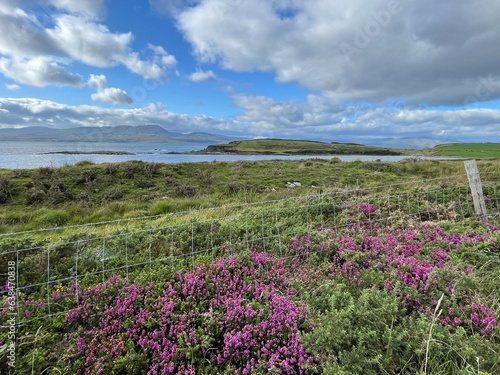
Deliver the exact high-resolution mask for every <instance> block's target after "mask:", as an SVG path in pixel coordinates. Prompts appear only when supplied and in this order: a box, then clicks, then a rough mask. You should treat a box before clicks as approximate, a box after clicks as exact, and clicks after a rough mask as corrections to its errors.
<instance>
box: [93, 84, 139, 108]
mask: <svg viewBox="0 0 500 375" xmlns="http://www.w3.org/2000/svg"><path fill="white" fill-rule="evenodd" d="M91 98H92V100H95V101H99V102H108V103H114V104H118V105H134V101H133V100H132V98H131V97H130V96H129V95H128V94H127V92H126V91H123V90H121V89H117V88H114V87H108V88H105V89H103V90H102V91H98V92H96V93H95V94H92V95H91Z"/></svg>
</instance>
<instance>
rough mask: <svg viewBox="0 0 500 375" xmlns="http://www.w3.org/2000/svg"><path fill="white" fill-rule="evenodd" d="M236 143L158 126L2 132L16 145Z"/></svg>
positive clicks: (0, 131)
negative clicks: (21, 143)
mask: <svg viewBox="0 0 500 375" xmlns="http://www.w3.org/2000/svg"><path fill="white" fill-rule="evenodd" d="M234 139H235V138H231V137H226V136H223V135H217V134H210V133H201V132H198V133H187V134H182V133H174V132H169V131H168V130H165V129H164V128H162V127H161V126H158V125H141V126H105V127H78V128H69V129H52V128H44V127H28V128H19V129H0V141H14V142H36V141H38V142H130V143H221V142H227V141H231V140H234Z"/></svg>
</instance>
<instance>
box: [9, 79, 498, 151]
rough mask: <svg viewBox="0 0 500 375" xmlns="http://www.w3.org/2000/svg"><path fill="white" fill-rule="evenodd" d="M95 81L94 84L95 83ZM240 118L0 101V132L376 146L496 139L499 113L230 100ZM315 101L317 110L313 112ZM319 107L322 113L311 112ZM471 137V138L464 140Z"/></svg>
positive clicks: (159, 108) (156, 107) (155, 107)
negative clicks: (101, 129)
mask: <svg viewBox="0 0 500 375" xmlns="http://www.w3.org/2000/svg"><path fill="white" fill-rule="evenodd" d="M96 81H97V82H102V79H100V78H97V79H96ZM233 100H234V101H235V105H238V106H239V107H240V108H241V112H240V113H239V114H238V115H237V116H236V117H235V118H233V119H218V118H213V117H209V116H205V115H197V116H190V115H185V114H177V113H173V112H169V111H167V110H166V108H165V106H164V105H162V104H160V103H159V104H149V105H147V106H144V107H142V108H126V109H116V108H101V107H97V106H87V105H82V106H69V105H64V104H60V103H56V102H52V101H48V100H39V99H31V98H25V99H9V98H3V99H0V112H2V115H1V116H0V127H13V126H33V125H34V124H36V125H39V126H49V127H59V128H63V127H74V126H114V125H116V124H121V125H147V124H157V125H160V126H163V127H164V128H166V129H168V130H171V131H178V132H190V131H204V132H214V133H226V134H231V135H239V136H246V137H249V138H254V137H259V136H260V137H262V136H263V137H280V138H301V139H316V140H322V141H325V142H332V141H357V142H359V143H376V141H377V140H385V139H389V138H394V137H396V138H424V139H431V140H433V141H435V142H437V143H446V142H460V141H476V142H489V141H491V140H492V139H499V138H500V110H498V109H481V108H479V109H462V110H457V111H452V110H448V111H438V110H428V109H411V108H405V109H397V108H392V109H389V108H374V107H373V106H364V105H358V106H339V105H338V104H337V103H336V102H334V101H332V100H331V99H328V98H320V97H310V98H308V99H307V100H306V101H304V102H298V101H294V100H288V101H284V102H280V101H276V100H275V99H272V98H267V97H253V96H245V95H241V94H238V95H237V96H235V97H234V98H233ZM318 101H321V105H320V106H318ZM319 108H326V110H325V111H320V112H318V109H319ZM471 134H472V135H471Z"/></svg>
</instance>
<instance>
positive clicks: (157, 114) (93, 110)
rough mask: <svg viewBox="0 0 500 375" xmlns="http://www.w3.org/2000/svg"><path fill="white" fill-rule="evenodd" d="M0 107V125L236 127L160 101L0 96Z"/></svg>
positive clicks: (173, 129)
mask: <svg viewBox="0 0 500 375" xmlns="http://www.w3.org/2000/svg"><path fill="white" fill-rule="evenodd" d="M0 111H1V112H4V113H2V116H0V127H15V126H18V127H19V126H33V125H37V126H47V127H56V128H69V127H75V126H115V125H117V124H119V125H151V124H156V125H160V126H163V127H164V128H165V129H168V130H171V131H176V132H182V133H185V132H190V131H200V130H204V131H213V132H220V131H224V130H229V129H235V127H236V125H235V122H234V121H232V120H221V119H216V118H213V117H208V116H204V115H197V116H189V115H185V114H177V113H172V112H169V111H167V110H166V109H165V106H164V105H162V104H161V103H158V104H149V105H146V106H144V107H142V108H125V109H116V108H102V107H97V106H88V105H81V106H69V105H65V104H61V103H56V102H53V101H50V100H41V99H34V98H23V99H12V98H0Z"/></svg>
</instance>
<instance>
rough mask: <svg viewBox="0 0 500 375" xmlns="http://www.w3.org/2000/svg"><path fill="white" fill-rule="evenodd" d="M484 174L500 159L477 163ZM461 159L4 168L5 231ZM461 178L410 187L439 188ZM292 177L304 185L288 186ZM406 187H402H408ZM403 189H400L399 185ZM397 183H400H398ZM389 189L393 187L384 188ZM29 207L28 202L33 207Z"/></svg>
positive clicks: (0, 176)
mask: <svg viewBox="0 0 500 375" xmlns="http://www.w3.org/2000/svg"><path fill="white" fill-rule="evenodd" d="M479 165H480V169H481V171H482V172H484V173H493V174H486V175H485V178H486V177H488V178H494V176H498V173H499V171H500V163H498V162H496V161H491V162H481V163H479ZM463 174H464V168H463V163H462V162H452V161H415V159H408V160H406V161H402V162H399V163H382V162H360V161H356V162H349V163H342V162H340V161H339V160H338V159H331V160H324V159H310V160H293V161H292V160H290V161H276V160H271V161H240V162H208V163H183V164H160V163H145V162H137V161H130V162H125V163H121V164H119V163H116V164H101V165H95V164H92V163H90V162H80V163H77V164H76V165H75V166H65V167H61V168H46V167H43V168H38V169H33V170H1V171H0V200H1V201H2V202H3V203H1V204H0V233H6V232H12V231H24V230H33V229H37V228H47V227H53V226H61V225H77V224H84V223H89V222H99V221H108V220H114V219H123V218H130V217H139V216H147V215H160V214H166V213H173V212H179V211H185V210H189V209H200V208H208V207H219V206H230V205H235V204H240V203H245V202H248V203H251V202H259V201H266V200H275V199H283V198H288V197H292V196H299V195H305V194H317V193H328V192H335V191H340V190H346V189H355V188H359V187H371V186H377V185H389V184H395V183H401V182H410V181H420V180H422V179H430V178H441V177H443V176H444V177H446V176H456V175H463ZM455 181H461V182H463V181H465V180H464V178H461V179H458V180H457V179H455V180H454V179H451V180H447V181H441V180H436V181H434V182H428V183H423V184H422V183H418V182H417V183H415V184H414V185H412V184H408V185H406V189H413V188H415V187H418V186H420V187H426V188H427V187H430V186H432V184H434V186H440V184H443V183H447V184H451V183H453V182H455ZM287 182H300V183H301V186H300V187H295V188H293V189H291V188H287V187H286V184H287ZM403 187H404V186H403ZM396 188H398V187H396ZM396 188H394V189H396ZM381 191H382V192H383V193H384V194H388V193H389V192H390V191H391V190H390V188H387V189H382V190H381ZM28 207H29V208H28Z"/></svg>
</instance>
